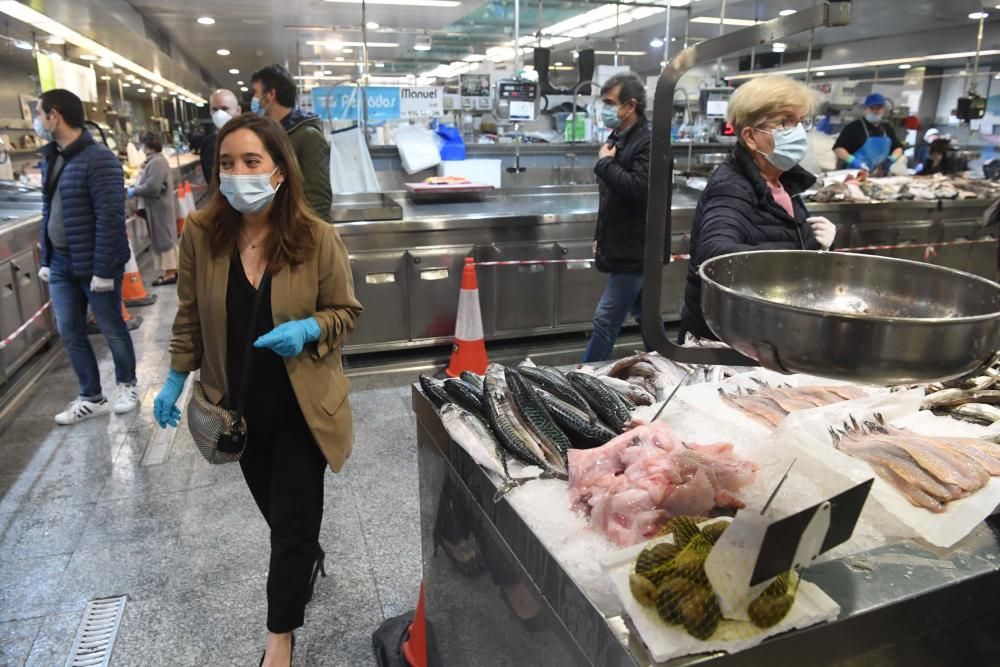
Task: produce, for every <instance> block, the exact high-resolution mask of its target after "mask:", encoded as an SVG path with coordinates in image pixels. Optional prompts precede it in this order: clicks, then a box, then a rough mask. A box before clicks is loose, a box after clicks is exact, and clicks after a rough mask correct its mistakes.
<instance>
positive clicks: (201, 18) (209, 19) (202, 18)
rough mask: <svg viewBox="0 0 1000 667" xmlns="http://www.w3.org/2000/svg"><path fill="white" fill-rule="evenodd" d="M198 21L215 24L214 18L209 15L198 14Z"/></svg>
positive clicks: (204, 23)
mask: <svg viewBox="0 0 1000 667" xmlns="http://www.w3.org/2000/svg"><path fill="white" fill-rule="evenodd" d="M198 23H200V24H202V25H215V19H213V18H212V17H211V16H199V17H198Z"/></svg>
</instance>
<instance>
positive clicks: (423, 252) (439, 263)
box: [406, 245, 486, 340]
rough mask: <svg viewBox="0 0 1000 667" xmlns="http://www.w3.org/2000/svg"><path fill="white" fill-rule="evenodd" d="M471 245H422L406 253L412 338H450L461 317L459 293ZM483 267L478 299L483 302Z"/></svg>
mask: <svg viewBox="0 0 1000 667" xmlns="http://www.w3.org/2000/svg"><path fill="white" fill-rule="evenodd" d="M471 256H472V246H471V245H462V246H445V247H438V248H421V249H420V250H410V251H408V252H407V263H406V267H407V269H406V270H407V276H408V280H409V282H408V283H407V285H408V288H409V293H410V313H411V316H410V339H411V340H421V339H431V338H451V337H452V336H454V335H455V320H456V318H457V317H458V292H459V290H460V289H461V287H462V269H463V267H464V266H465V258H466V257H471ZM485 270H486V269H482V270H479V271H477V274H478V278H479V287H480V290H479V294H480V296H479V300H480V304H482V302H483V297H482V295H483V290H482V287H483V285H482V276H483V271H485Z"/></svg>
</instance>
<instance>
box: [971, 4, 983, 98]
mask: <svg viewBox="0 0 1000 667" xmlns="http://www.w3.org/2000/svg"><path fill="white" fill-rule="evenodd" d="M985 22H986V12H979V33H978V34H977V35H976V64H975V67H974V68H973V70H972V84H971V85H970V86H969V93H970V94H972V93H975V92H976V79H977V78H979V54H980V52H981V51H982V50H983V23H985Z"/></svg>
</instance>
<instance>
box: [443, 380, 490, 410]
mask: <svg viewBox="0 0 1000 667" xmlns="http://www.w3.org/2000/svg"><path fill="white" fill-rule="evenodd" d="M444 390H445V392H447V394H448V395H449V396H450V397H451V399H452V400H453V401H454V402H455V403H458V404H459V405H461V406H462V407H463V408H465V409H466V410H468V411H469V412H472V413H475V415H476V416H477V417H482V418H485V417H486V413H485V412H484V410H483V401H482V398H481V397H480V395H479V393H478V392H476V389H475V387H473V386H472V385H470V384H467V383H466V382H463V381H462V380H456V379H454V378H451V379H448V380H445V381H444Z"/></svg>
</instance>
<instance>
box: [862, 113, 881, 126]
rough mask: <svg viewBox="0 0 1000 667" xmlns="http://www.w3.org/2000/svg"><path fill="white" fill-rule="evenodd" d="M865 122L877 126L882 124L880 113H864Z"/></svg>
mask: <svg viewBox="0 0 1000 667" xmlns="http://www.w3.org/2000/svg"><path fill="white" fill-rule="evenodd" d="M865 120H867V121H868V122H869V123H871V124H872V125H878V124H879V123H881V122H882V114H880V113H866V114H865Z"/></svg>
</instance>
